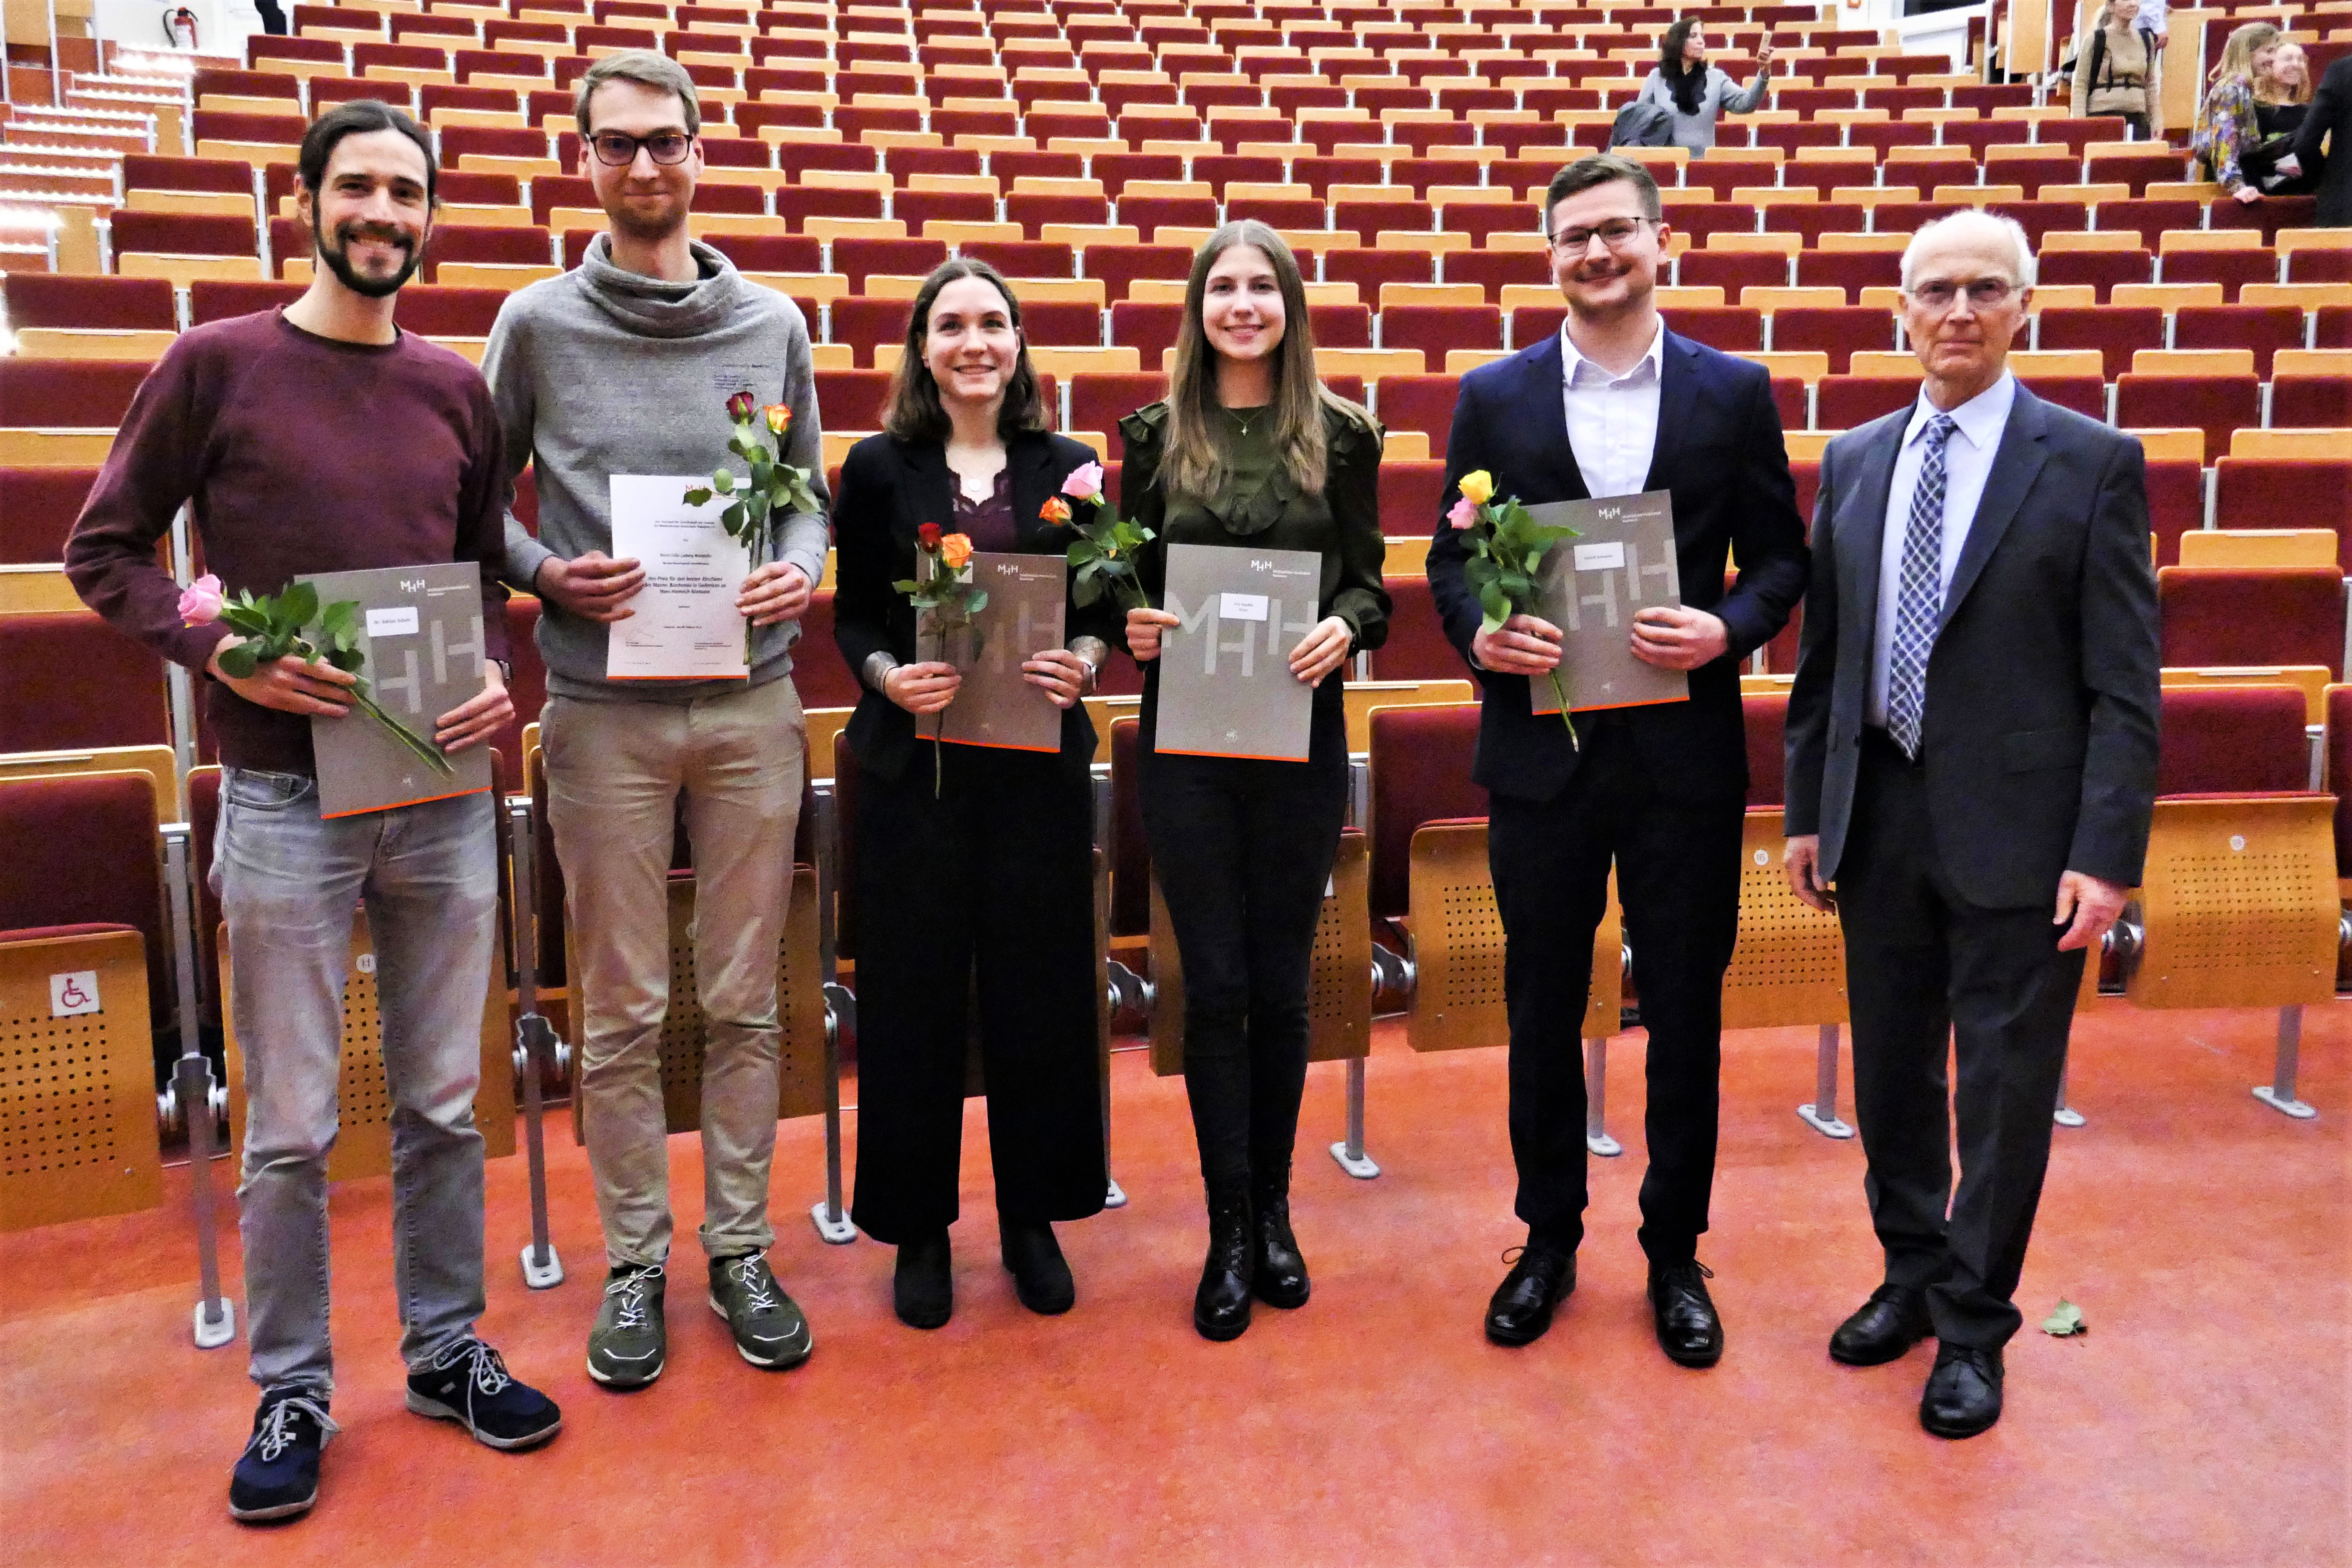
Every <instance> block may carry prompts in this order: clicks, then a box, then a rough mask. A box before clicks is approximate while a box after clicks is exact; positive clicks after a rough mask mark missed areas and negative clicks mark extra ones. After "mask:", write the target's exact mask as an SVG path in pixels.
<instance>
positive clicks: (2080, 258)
mask: <svg viewBox="0 0 2352 1568" xmlns="http://www.w3.org/2000/svg"><path fill="white" fill-rule="evenodd" d="M2155 271H2156V258H2155V256H2153V255H2152V254H2151V253H2150V252H2149V251H2148V250H2147V248H2146V247H2145V246H2143V247H2141V248H2140V249H2137V250H2052V251H2043V252H2042V255H2041V256H2039V257H2037V258H2036V260H2035V264H2034V273H2035V277H2036V280H2037V281H2039V282H2042V283H2046V284H2051V285H2053V286H2055V285H2059V284H2087V285H2089V286H2090V287H2093V288H2095V289H2096V290H2098V293H2097V296H2096V298H2098V299H2099V300H2100V301H2101V302H2102V303H2104V302H2105V300H2106V299H2107V298H2109V295H2110V291H2112V290H2113V289H2114V287H2115V286H2116V284H2118V283H2146V282H2147V281H2148V280H2149V279H2150V278H2151V277H2154V276H2155Z"/></svg>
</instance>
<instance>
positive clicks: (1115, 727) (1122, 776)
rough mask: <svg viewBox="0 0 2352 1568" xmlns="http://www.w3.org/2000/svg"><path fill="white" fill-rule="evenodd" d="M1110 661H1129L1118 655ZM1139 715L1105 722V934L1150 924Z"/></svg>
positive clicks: (1143, 929)
mask: <svg viewBox="0 0 2352 1568" xmlns="http://www.w3.org/2000/svg"><path fill="white" fill-rule="evenodd" d="M1112 662H1113V663H1114V664H1130V663H1132V661H1130V660H1125V659H1118V660H1114V661H1112ZM1142 728H1143V725H1142V721H1141V720H1140V719H1137V718H1132V717H1129V718H1119V719H1114V720H1113V721H1112V722H1111V727H1110V914H1109V924H1110V934H1111V935H1112V936H1144V935H1146V934H1147V933H1149V932H1150V929H1151V848H1150V841H1149V840H1148V839H1147V838H1146V837H1145V836H1144V831H1143V790H1142V787H1141V785H1140V783H1139V777H1140V769H1141V766H1142Z"/></svg>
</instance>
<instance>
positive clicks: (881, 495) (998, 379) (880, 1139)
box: [834, 259, 1118, 1328]
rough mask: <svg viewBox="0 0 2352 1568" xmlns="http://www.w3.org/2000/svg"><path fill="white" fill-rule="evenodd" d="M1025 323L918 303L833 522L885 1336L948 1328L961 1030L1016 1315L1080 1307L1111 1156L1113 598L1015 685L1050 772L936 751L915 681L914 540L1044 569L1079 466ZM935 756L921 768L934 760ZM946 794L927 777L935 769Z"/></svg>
mask: <svg viewBox="0 0 2352 1568" xmlns="http://www.w3.org/2000/svg"><path fill="white" fill-rule="evenodd" d="M1020 329H1021V308H1020V305H1019V303H1018V302H1017V301H1016V300H1014V298H1013V292H1012V290H1011V289H1010V288H1009V287H1006V286H1005V283H1004V280H1003V278H1002V277H998V276H997V274H996V272H995V271H994V269H993V268H992V267H988V266H987V265H986V264H984V263H982V262H976V261H966V260H961V259H957V260H950V261H949V262H947V263H945V264H944V265H942V266H941V267H940V268H939V269H938V270H937V271H935V272H933V273H932V274H931V276H930V277H929V278H927V279H926V280H925V281H924V284H923V287H922V289H921V291H920V292H919V293H918V294H917V296H916V298H915V305H914V312H913V316H912V318H911V319H910V321H909V323H908V329H907V346H906V351H905V353H904V354H903V355H902V356H901V357H900V359H899V361H898V371H897V373H896V375H895V377H894V379H893V381H892V383H891V393H890V402H889V407H888V411H887V413H886V415H885V417H884V420H883V423H884V427H885V432H886V433H885V434H880V435H873V436H868V437H867V438H866V439H865V440H864V441H861V442H859V443H858V444H856V446H854V447H852V448H850V451H849V456H848V459H847V461H845V463H844V464H843V465H842V469H841V493H840V497H839V499H838V500H837V502H836V503H835V508H834V536H835V546H836V548H837V549H838V552H839V555H838V570H839V573H840V582H839V587H838V590H837V591H836V593H835V599H834V636H835V640H836V641H837V642H838V643H840V644H841V651H842V653H843V655H844V656H845V658H846V659H847V660H848V663H849V667H850V668H851V670H853V671H855V672H856V674H857V676H858V678H859V679H860V681H861V682H863V683H864V685H866V695H865V696H864V697H863V699H861V700H860V702H859V703H858V705H857V711H856V714H855V715H854V716H852V717H851V719H850V721H849V727H848V729H847V731H846V736H847V739H848V743H849V747H850V750H851V752H852V753H853V754H854V755H855V757H856V762H857V768H858V799H857V803H856V821H854V822H852V823H850V824H849V831H851V832H852V833H854V834H856V871H855V873H854V875H855V877H856V885H855V894H856V901H857V923H858V930H859V934H860V940H859V942H858V947H857V1053H858V1130H857V1192H856V1204H855V1206H854V1209H853V1214H854V1218H856V1222H857V1224H858V1225H859V1227H860V1228H863V1229H864V1230H865V1231H866V1234H867V1235H869V1236H871V1237H873V1238H874V1239H876V1240H877V1241H887V1242H892V1243H895V1244H896V1245H897V1246H898V1267H897V1272H896V1279H895V1282H894V1286H893V1291H892V1294H893V1298H894V1301H895V1304H896V1306H897V1308H898V1316H899V1318H900V1319H901V1320H902V1321H903V1322H907V1323H908V1324H909V1325H911V1326H913V1327H916V1328H937V1327H939V1326H940V1324H942V1323H944V1322H947V1321H948V1317H949V1314H950V1312H952V1311H953V1308H954V1294H953V1290H952V1287H951V1283H950V1259H949V1251H948V1226H949V1225H950V1223H951V1222H952V1221H953V1220H954V1219H955V1218H956V1213H957V1203H956V1187H957V1172H958V1167H959V1166H960V1163H961V1145H962V1134H963V1099H964V1064H965V1054H966V1047H967V1040H968V1039H969V1036H970V1024H969V1021H968V1013H969V1011H970V1008H971V1003H972V1002H974V1001H976V1002H977V1004H978V1009H979V1024H980V1030H979V1035H980V1046H981V1056H982V1068H983V1071H984V1072H985V1074H986V1079H987V1087H988V1124H989V1144H990V1150H991V1155H992V1161H993V1164H994V1166H995V1174H996V1207H997V1216H998V1219H999V1224H1000V1228H1001V1231H1002V1234H1003V1259H1004V1266H1005V1267H1006V1268H1007V1269H1009V1270H1012V1273H1013V1286H1014V1291H1015V1293H1016V1294H1018V1296H1019V1297H1020V1299H1021V1301H1022V1304H1023V1305H1024V1306H1026V1307H1028V1308H1029V1309H1030V1310H1031V1311H1032V1312H1066V1311H1067V1310H1068V1309H1069V1307H1070V1304H1071V1302H1072V1301H1074V1300H1075V1299H1076V1288H1075V1286H1074V1285H1073V1283H1072V1281H1071V1278H1070V1270H1069V1265H1068V1264H1067V1263H1066V1261H1065V1260H1064V1259H1063V1257H1062V1252H1061V1249H1060V1247H1059V1246H1058V1244H1056V1242H1055V1239H1054V1231H1053V1225H1052V1222H1053V1221H1055V1220H1057V1219H1081V1218H1085V1217H1087V1215H1090V1214H1095V1213H1098V1212H1099V1211H1100V1210H1101V1208H1102V1207H1103V1199H1104V1197H1105V1194H1106V1192H1107V1190H1108V1186H1109V1172H1108V1167H1107V1165H1106V1161H1105V1156H1104V1149H1103V1123H1102V1070H1101V1058H1100V1054H1099V1043H1098V1038H1097V1022H1096V1018H1097V1011H1096V1009H1097V1002H1098V1000H1099V995H1098V983H1097V976H1096V960H1095V929H1094V925H1095V923H1094V878H1093V873H1092V861H1093V820H1094V815H1093V803H1092V789H1091V779H1090V775H1089V766H1088V765H1089V764H1090V763H1091V761H1092V759H1093V757H1094V750H1095V730H1094V726H1093V725H1092V723H1091V722H1089V721H1088V719H1087V715H1086V710H1085V709H1084V707H1083V706H1080V704H1079V701H1078V699H1079V698H1080V697H1081V696H1082V695H1085V694H1086V693H1087V691H1089V690H1091V689H1092V687H1093V685H1094V679H1095V673H1096V670H1097V666H1098V665H1099V664H1100V663H1101V661H1102V659H1103V658H1104V657H1105V656H1106V654H1107V653H1108V639H1109V638H1111V637H1113V636H1116V635H1117V634H1118V613H1117V611H1116V609H1115V608H1114V607H1113V606H1112V604H1111V602H1110V601H1109V600H1108V598H1106V599H1104V600H1103V601H1099V602H1098V603H1097V604H1096V605H1094V606H1092V607H1089V608H1087V609H1083V610H1082V609H1080V608H1079V607H1078V606H1077V605H1076V603H1071V604H1068V605H1067V606H1066V630H1067V631H1068V632H1069V633H1070V635H1069V638H1068V642H1067V643H1066V646H1064V647H1060V648H1045V649H1040V650H1038V651H1036V652H1035V653H1033V654H1031V655H1030V656H1029V657H1028V658H1027V659H1026V660H1024V663H1023V665H1022V668H1023V671H1024V677H1025V678H1026V679H1027V681H1028V682H1029V683H1030V684H1031V685H1034V686H1035V687H1036V688H1038V690H1037V696H1038V700H1039V701H1041V702H1051V703H1053V704H1054V705H1055V706H1057V707H1059V708H1061V709H1062V710H1063V711H1062V746H1061V749H1060V750H1059V751H1058V752H1033V751H1017V750H1007V749H1002V748H997V747H976V746H960V745H944V746H942V745H940V743H938V742H937V741H934V740H932V739H930V738H929V737H928V736H927V735H924V734H921V733H919V727H921V728H928V722H927V721H928V720H929V717H930V716H932V715H934V714H937V713H940V711H942V710H943V709H945V708H946V707H947V706H949V705H950V703H952V702H953V701H954V700H955V695H956V688H957V685H958V676H957V674H956V670H955V667H954V666H953V665H952V664H943V663H938V662H919V661H918V659H917V655H916V647H915V612H914V609H913V607H912V606H910V605H909V604H908V601H907V599H906V596H905V595H904V594H902V593H900V592H898V591H897V590H896V589H894V588H893V587H892V586H891V584H892V583H893V582H895V581H898V580H906V579H910V578H913V577H914V576H915V553H916V552H915V534H916V529H917V528H919V527H921V526H922V525H924V524H927V523H930V524H937V525H939V526H940V527H941V528H944V529H945V530H946V531H947V532H949V533H950V534H954V533H962V534H967V535H969V536H970V537H971V541H972V545H973V548H974V549H977V550H982V551H1023V552H1028V553H1034V554H1040V555H1061V554H1063V553H1065V552H1066V550H1067V549H1068V548H1069V538H1070V536H1069V531H1068V530H1067V529H1066V528H1055V527H1054V526H1053V525H1051V524H1049V523H1046V522H1045V521H1044V520H1043V519H1042V518H1041V517H1040V516H1039V513H1040V511H1041V509H1042V508H1043V507H1044V506H1045V502H1046V501H1047V500H1048V499H1049V498H1050V497H1053V496H1054V495H1055V494H1056V493H1058V491H1059V490H1060V488H1061V485H1062V482H1063V480H1064V479H1066V477H1067V476H1069V474H1070V472H1071V471H1072V470H1073V469H1076V468H1077V467H1079V466H1081V465H1085V464H1087V463H1091V462H1093V461H1094V460H1095V454H1094V453H1093V451H1092V450H1090V449H1089V448H1087V447H1086V446H1083V445H1081V444H1078V443H1076V442H1075V441H1070V440H1067V439H1066V438H1064V437H1062V436H1059V435H1054V434H1049V433H1048V432H1047V431H1046V429H1045V424H1046V419H1045V410H1044V407H1043V405H1042V403H1041V402H1040V398H1039V392H1038V385H1037V378H1036V374H1035V372H1034V371H1032V370H1031V368H1030V364H1029V356H1028V351H1027V350H1026V348H1025V347H1024V345H1023V342H1022V339H1021V330H1020ZM935 751H936V752H937V753H938V754H939V755H938V756H936V757H935V756H934V752H935ZM935 768H936V769H937V770H938V771H937V772H936V774H935V772H934V769H935Z"/></svg>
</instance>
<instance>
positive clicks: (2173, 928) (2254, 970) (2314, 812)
mask: <svg viewBox="0 0 2352 1568" xmlns="http://www.w3.org/2000/svg"><path fill="white" fill-rule="evenodd" d="M2335 810H2336V803H2335V801H2334V800H2333V799H2332V798H2330V797H2328V796H2325V795H2309V796H2294V797H2290V798H2286V799H2278V798H2273V799H2267V800H2264V799H2249V800H2159V801H2158V802H2157V803H2156V818H2155V821H2154V824H2153V826H2152V828H2151V831H2150V832H2149V836H2148V849H2147V874H2146V877H2145V880H2144V882H2143V884H2142V888H2141V894H2140V900H2141V907H2142V911H2143V914H2144V915H2145V917H2146V922H2147V938H2146V946H2144V947H2143V948H2142V951H2141V957H2140V962H2139V967H2138V968H2137V969H2136V970H2135V971H2134V972H2133V974H2132V977H2131V979H2130V982H2129V983H2128V985H2127V986H2126V992H2127V994H2128V995H2129V996H2130V998H2131V999H2132V1001H2133V1003H2134V1004H2135V1005H2137V1006H2139V1007H2144V1008H2231V1007H2239V1008H2252V1007H2262V1008H2272V1007H2285V1006H2288V1005H2290V1004H2292V1003H2296V1002H2323V1001H2326V1000H2327V999H2329V998H2331V997H2333V996H2334V995H2335V992H2336V924H2337V920H2338V918H2339V916H2340V913H2341V904H2339V903H2338V900H2337V895H2336V848H2335V838H2334V832H2335V821H2334V818H2335Z"/></svg>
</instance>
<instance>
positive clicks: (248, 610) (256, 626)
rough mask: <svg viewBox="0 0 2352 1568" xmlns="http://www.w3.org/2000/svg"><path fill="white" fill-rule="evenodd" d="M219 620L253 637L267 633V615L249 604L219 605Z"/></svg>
mask: <svg viewBox="0 0 2352 1568" xmlns="http://www.w3.org/2000/svg"><path fill="white" fill-rule="evenodd" d="M220 618H221V622H222V623H223V624H224V625H228V626H234V627H236V629H237V630H238V631H240V632H247V633H248V634H249V635H252V636H255V637H264V636H267V635H268V633H269V617H268V616H267V615H264V614H263V613H261V612H259V611H257V610H256V609H254V608H253V607H252V606H250V605H246V604H226V605H223V606H222V607H221V616H220Z"/></svg>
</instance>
